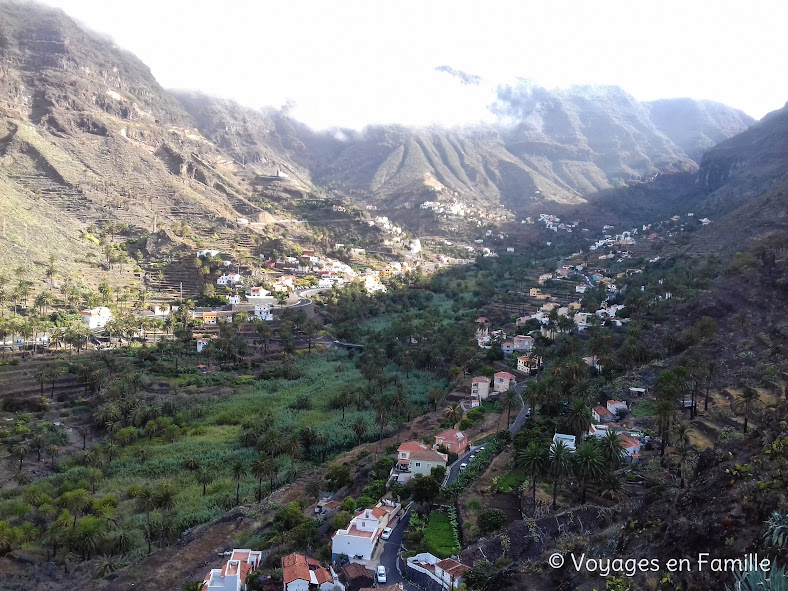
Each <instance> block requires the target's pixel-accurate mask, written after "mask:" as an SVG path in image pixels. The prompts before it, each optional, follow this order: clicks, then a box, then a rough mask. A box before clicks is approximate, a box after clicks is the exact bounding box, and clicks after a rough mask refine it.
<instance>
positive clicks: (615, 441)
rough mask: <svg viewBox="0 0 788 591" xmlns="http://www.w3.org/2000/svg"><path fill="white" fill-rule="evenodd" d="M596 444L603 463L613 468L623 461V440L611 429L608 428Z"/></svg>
mask: <svg viewBox="0 0 788 591" xmlns="http://www.w3.org/2000/svg"><path fill="white" fill-rule="evenodd" d="M598 445H599V452H600V453H601V454H602V458H603V459H604V460H605V463H606V464H607V465H608V466H610V467H611V468H613V469H614V470H615V469H616V468H618V467H619V466H620V465H621V463H622V462H623V461H624V442H623V441H622V440H621V437H620V436H619V435H618V433H616V432H615V431H613V430H612V429H608V430H607V433H605V434H604V435H603V436H602V437H601V438H600V439H599V442H598Z"/></svg>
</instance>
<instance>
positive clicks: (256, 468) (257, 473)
mask: <svg viewBox="0 0 788 591" xmlns="http://www.w3.org/2000/svg"><path fill="white" fill-rule="evenodd" d="M270 463H271V460H268V459H263V458H262V457H260V458H257V459H256V460H255V461H254V463H253V464H252V475H253V476H254V477H255V478H257V480H258V484H257V502H258V503H259V502H260V501H262V500H263V478H267V477H268V475H269V474H270V473H271V465H270ZM273 490H274V485H273V482H272V483H271V492H273ZM203 494H204V490H203Z"/></svg>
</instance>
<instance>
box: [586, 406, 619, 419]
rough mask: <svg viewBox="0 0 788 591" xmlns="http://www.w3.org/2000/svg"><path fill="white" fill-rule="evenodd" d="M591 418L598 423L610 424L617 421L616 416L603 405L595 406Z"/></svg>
mask: <svg viewBox="0 0 788 591" xmlns="http://www.w3.org/2000/svg"><path fill="white" fill-rule="evenodd" d="M591 416H592V417H593V419H594V420H595V421H596V422H597V423H610V422H612V421H615V420H616V415H615V414H613V413H612V412H610V411H609V410H608V409H607V408H605V407H604V406H602V405H599V406H595V407H594V408H593V410H592V411H591Z"/></svg>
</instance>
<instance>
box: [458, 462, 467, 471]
mask: <svg viewBox="0 0 788 591" xmlns="http://www.w3.org/2000/svg"><path fill="white" fill-rule="evenodd" d="M467 467H468V464H460V472H462V471H463V470H465V468H467Z"/></svg>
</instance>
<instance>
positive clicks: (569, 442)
mask: <svg viewBox="0 0 788 591" xmlns="http://www.w3.org/2000/svg"><path fill="white" fill-rule="evenodd" d="M559 441H560V442H562V443H563V444H564V445H565V446H567V447H568V448H569V449H570V450H571V451H575V448H576V447H577V446H576V443H575V436H574V435H565V434H564V433H556V434H555V435H553V444H555V443H558V442H559Z"/></svg>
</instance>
